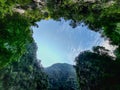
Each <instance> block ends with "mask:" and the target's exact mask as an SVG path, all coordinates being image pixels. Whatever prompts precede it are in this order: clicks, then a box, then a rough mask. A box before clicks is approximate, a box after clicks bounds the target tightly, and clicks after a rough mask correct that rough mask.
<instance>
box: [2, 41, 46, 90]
mask: <svg viewBox="0 0 120 90" xmlns="http://www.w3.org/2000/svg"><path fill="white" fill-rule="evenodd" d="M26 48H27V52H26V53H25V54H24V55H23V56H22V57H21V59H20V60H19V61H14V62H12V63H11V64H10V65H8V66H7V67H5V68H3V69H2V70H1V71H0V90H47V88H48V80H47V75H46V74H45V73H44V71H43V68H42V67H41V66H40V63H39V62H38V61H37V58H36V50H37V47H36V44H35V43H34V42H33V43H31V44H29V45H27V47H26Z"/></svg>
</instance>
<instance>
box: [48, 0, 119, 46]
mask: <svg viewBox="0 0 120 90" xmlns="http://www.w3.org/2000/svg"><path fill="white" fill-rule="evenodd" d="M70 1H71V3H70V4H69V2H68V1H67V0H59V1H58V0H54V1H53V2H52V1H51V0H48V3H47V5H48V10H49V14H50V16H51V18H53V19H55V20H58V19H59V18H61V17H63V18H64V19H65V20H70V19H71V20H72V21H71V23H70V25H71V26H72V27H74V28H75V27H76V26H78V25H79V24H80V23H81V22H82V23H83V22H84V24H85V25H87V26H88V27H89V28H90V29H92V30H93V31H102V32H103V33H102V34H103V35H105V36H107V37H108V38H110V40H111V43H112V44H115V45H118V44H120V33H118V32H119V28H120V27H118V23H120V3H118V1H117V0H114V1H113V2H112V1H109V0H99V1H96V2H92V1H89V2H85V1H84V0H79V1H74V0H70Z"/></svg>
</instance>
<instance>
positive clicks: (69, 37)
mask: <svg viewBox="0 0 120 90" xmlns="http://www.w3.org/2000/svg"><path fill="white" fill-rule="evenodd" d="M69 23H70V21H65V20H64V19H61V21H54V20H52V19H50V20H41V21H39V22H37V24H38V25H39V27H38V28H37V27H32V29H33V38H34V40H35V42H36V43H37V46H38V50H37V58H38V59H39V60H41V63H42V65H43V67H48V66H51V65H52V64H55V63H69V64H74V63H75V62H74V59H75V57H76V56H77V55H78V54H79V53H80V52H81V51H84V50H90V49H91V48H92V47H93V46H97V45H100V44H101V43H102V42H103V38H101V36H100V34H99V33H96V32H93V31H91V30H89V29H88V27H87V26H84V27H83V26H82V25H80V26H78V27H76V28H72V27H71V26H70V25H69Z"/></svg>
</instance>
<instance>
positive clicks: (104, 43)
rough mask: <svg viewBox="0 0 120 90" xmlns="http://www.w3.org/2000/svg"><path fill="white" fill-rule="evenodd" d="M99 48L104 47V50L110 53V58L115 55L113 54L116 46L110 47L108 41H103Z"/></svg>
mask: <svg viewBox="0 0 120 90" xmlns="http://www.w3.org/2000/svg"><path fill="white" fill-rule="evenodd" d="M101 46H103V47H105V48H106V49H108V50H109V51H110V52H109V55H110V56H113V57H115V55H114V53H113V52H114V50H115V49H116V48H117V46H116V45H111V44H110V41H109V40H105V41H103V42H102V43H101Z"/></svg>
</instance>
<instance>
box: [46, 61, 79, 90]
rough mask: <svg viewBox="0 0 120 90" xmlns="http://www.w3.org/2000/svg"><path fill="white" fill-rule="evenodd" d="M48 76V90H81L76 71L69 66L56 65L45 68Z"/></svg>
mask: <svg viewBox="0 0 120 90" xmlns="http://www.w3.org/2000/svg"><path fill="white" fill-rule="evenodd" d="M45 72H46V74H48V79H49V88H48V90H79V89H78V82H77V77H76V72H75V69H74V68H73V66H72V65H69V64H65V63H64V64H60V63H58V64H54V65H52V66H50V67H48V68H45Z"/></svg>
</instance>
